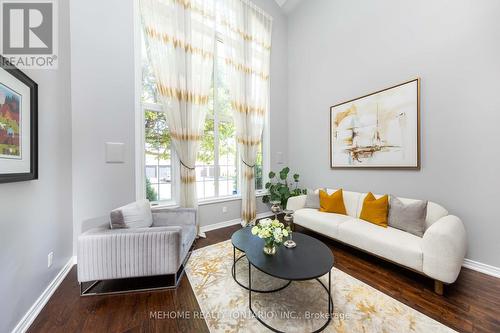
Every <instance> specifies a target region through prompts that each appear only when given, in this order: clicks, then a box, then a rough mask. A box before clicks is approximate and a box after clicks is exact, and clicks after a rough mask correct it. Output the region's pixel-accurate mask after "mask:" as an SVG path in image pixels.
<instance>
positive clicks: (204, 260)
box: [186, 241, 454, 333]
mask: <svg viewBox="0 0 500 333" xmlns="http://www.w3.org/2000/svg"><path fill="white" fill-rule="evenodd" d="M236 255H237V257H239V256H241V255H242V253H240V252H239V251H237V252H236ZM232 263H233V247H232V245H231V241H225V242H222V243H218V244H215V245H212V246H208V247H204V248H201V249H199V250H196V251H194V252H193V254H192V255H191V258H190V259H189V262H188V265H187V267H186V273H187V276H188V279H189V282H190V283H191V286H192V287H193V290H194V293H195V295H196V298H197V300H198V303H199V305H200V309H201V311H202V315H203V317H204V318H205V321H206V323H207V326H208V328H209V330H210V332H267V331H269V330H267V329H266V328H265V327H264V326H263V325H262V324H261V323H259V322H258V321H257V320H256V319H255V318H254V317H253V316H252V314H251V313H250V311H249V309H248V291H247V290H245V289H243V288H242V287H240V286H239V285H238V284H237V283H236V282H235V281H234V280H233V277H232V275H231V269H232ZM236 276H237V278H238V281H240V282H241V283H242V284H243V285H248V261H247V260H246V258H243V259H241V260H239V261H238V263H237V265H236ZM321 280H322V281H323V283H324V284H325V285H327V286H328V275H326V276H323V277H322V278H321ZM286 283H287V281H283V280H279V279H275V278H272V277H270V276H267V275H265V274H263V273H261V272H260V271H258V270H257V269H255V268H253V269H252V287H253V288H255V289H260V290H270V289H276V288H279V287H280V286H283V285H285V284H286ZM332 298H333V303H334V315H333V317H332V320H331V322H330V324H329V325H328V327H327V328H326V329H325V330H324V332H346V333H356V332H360V333H370V332H377V333H378V332H384V333H385V332H386V333H392V332H397V333H402V332H422V333H428V332H432V333H440V332H454V331H453V330H452V329H450V328H448V327H446V326H444V325H443V324H441V323H439V322H437V321H435V320H433V319H431V318H429V317H427V316H425V315H424V314H422V313H420V312H418V311H416V310H414V309H412V308H410V307H408V306H406V305H404V304H402V303H401V302H399V301H397V300H395V299H393V298H391V297H389V296H387V295H385V294H384V293H382V292H380V291H378V290H376V289H374V288H372V287H370V286H368V285H367V284H365V283H363V282H361V281H359V280H356V279H355V278H353V277H352V276H350V275H348V274H346V273H344V272H342V271H340V270H338V269H336V268H333V270H332ZM252 307H253V309H254V311H255V312H256V313H257V314H258V315H259V317H261V318H262V319H264V321H265V322H266V323H267V324H270V325H271V326H272V327H274V328H276V329H278V330H281V331H285V332H312V331H314V330H316V329H318V328H320V327H321V326H322V325H323V324H324V323H325V322H326V318H327V312H328V303H327V293H326V291H325V289H324V288H323V287H322V286H321V285H320V283H319V282H318V281H316V280H312V281H301V282H295V281H294V282H292V283H291V284H290V285H289V286H288V287H286V288H285V289H283V290H281V291H278V292H276V293H252Z"/></svg>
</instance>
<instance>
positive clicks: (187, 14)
mask: <svg viewBox="0 0 500 333" xmlns="http://www.w3.org/2000/svg"><path fill="white" fill-rule="evenodd" d="M140 3H141V15H142V23H143V32H144V37H145V40H146V48H147V51H148V57H149V61H150V63H151V65H152V68H153V71H154V74H155V77H156V82H157V88H158V93H159V96H160V100H161V105H162V107H163V111H164V112H165V114H166V118H167V122H168V126H169V131H170V135H171V138H172V143H173V147H174V149H175V151H176V153H177V156H178V157H179V160H180V164H181V165H180V179H181V186H180V202H179V204H180V205H181V206H182V207H197V196H196V172H195V163H196V156H197V153H198V149H199V145H200V141H201V139H202V136H203V129H204V123H205V116H206V111H207V104H208V101H209V94H210V87H211V82H212V73H213V58H214V42H215V0H141V1H140Z"/></svg>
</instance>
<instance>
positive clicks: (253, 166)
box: [241, 159, 255, 169]
mask: <svg viewBox="0 0 500 333" xmlns="http://www.w3.org/2000/svg"><path fill="white" fill-rule="evenodd" d="M241 161H242V162H243V164H245V165H246V166H247V167H249V168H251V169H253V168H255V164H254V165H250V164H248V163H247V162H245V160H244V159H241Z"/></svg>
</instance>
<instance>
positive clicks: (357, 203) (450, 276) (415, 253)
mask: <svg viewBox="0 0 500 333" xmlns="http://www.w3.org/2000/svg"><path fill="white" fill-rule="evenodd" d="M334 191H335V190H331V189H329V190H327V192H328V193H333V192H334ZM343 193H344V204H345V206H346V210H347V214H348V215H339V214H333V213H323V212H320V211H319V210H318V209H311V208H304V206H305V203H306V195H301V196H297V197H292V198H290V199H288V204H287V209H291V210H294V211H295V213H294V223H295V224H297V225H300V226H302V227H305V228H307V229H310V230H312V231H315V232H317V233H320V234H322V235H325V236H327V237H329V238H333V239H335V240H338V241H340V242H342V243H345V244H348V245H351V246H353V247H356V248H358V249H361V250H363V251H366V252H369V253H371V254H374V255H376V256H378V257H382V258H384V259H386V260H389V261H391V262H394V263H396V264H399V265H402V266H405V267H407V268H410V269H412V270H414V271H416V272H419V273H421V274H424V275H426V276H428V277H430V278H432V279H434V280H435V291H436V293H438V294H442V293H443V283H446V284H449V283H453V282H455V280H456V279H457V277H458V274H459V273H460V269H461V267H462V263H463V260H464V256H465V251H466V235H465V228H464V226H463V224H462V221H461V220H460V219H459V218H458V217H456V216H453V215H449V214H448V211H447V210H446V209H444V208H443V207H441V206H440V205H438V204H436V203H433V202H429V203H428V205H427V218H426V231H425V233H424V236H423V237H422V238H420V237H418V236H415V235H413V234H410V233H407V232H405V231H402V230H399V229H395V228H391V227H388V228H383V227H379V226H377V225H374V224H372V223H369V222H366V221H363V220H360V219H359V215H360V213H361V209H362V207H363V200H364V198H365V196H366V194H367V193H358V192H349V191H344V192H343ZM375 196H376V197H377V198H378V197H380V196H377V195H375ZM399 199H401V201H403V202H404V203H410V202H412V201H415V200H413V199H404V198H399Z"/></svg>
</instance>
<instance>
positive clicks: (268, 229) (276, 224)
mask: <svg viewBox="0 0 500 333" xmlns="http://www.w3.org/2000/svg"><path fill="white" fill-rule="evenodd" d="M291 233H292V231H291V230H290V228H289V227H285V225H284V224H283V223H281V222H280V221H278V220H271V219H269V218H267V219H263V220H260V221H259V223H258V224H257V225H255V226H254V227H253V228H252V234H253V235H255V236H258V237H259V238H262V239H263V240H264V242H265V245H264V252H265V253H266V254H270V255H273V254H274V253H276V247H277V246H279V245H281V244H283V242H284V241H285V240H286V238H287V237H288V236H289V235H290V234H291Z"/></svg>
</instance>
